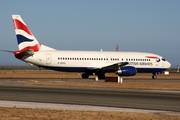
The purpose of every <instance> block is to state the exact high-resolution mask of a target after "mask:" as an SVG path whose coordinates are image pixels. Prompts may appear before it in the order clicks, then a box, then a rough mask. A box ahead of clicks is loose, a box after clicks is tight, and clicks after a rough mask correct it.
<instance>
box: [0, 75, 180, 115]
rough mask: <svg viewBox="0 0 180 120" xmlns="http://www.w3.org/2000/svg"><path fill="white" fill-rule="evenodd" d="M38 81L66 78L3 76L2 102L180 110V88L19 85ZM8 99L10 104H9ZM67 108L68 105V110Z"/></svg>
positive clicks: (133, 80) (91, 107)
mask: <svg viewBox="0 0 180 120" xmlns="http://www.w3.org/2000/svg"><path fill="white" fill-rule="evenodd" d="M64 80H65V79H64ZM37 81H40V82H43V81H46V82H47V81H62V79H18V78H16V79H11V78H6V79H2V78H1V79H0V101H1V104H4V105H7V104H9V106H13V105H14V104H15V105H16V104H17V105H19V103H17V102H25V103H24V104H25V106H26V107H28V106H27V102H29V104H30V102H31V105H29V106H33V105H35V106H40V104H44V105H41V106H58V105H59V106H68V105H71V106H70V107H69V108H71V107H74V106H75V107H76V108H83V109H82V110H94V109H95V110H97V109H99V110H103V109H107V108H109V110H114V109H115V110H119V111H123V110H124V111H126V112H127V111H129V112H134V111H137V112H138V111H139V112H147V111H148V112H149V113H158V114H162V113H163V114H164V113H165V114H170V113H171V114H176V115H177V114H179V113H180V91H165V90H137V89H136V90H134V89H115V88H85V87H65V86H35V85H23V84H19V83H20V82H37ZM66 82H74V83H76V82H93V79H67V81H66ZM98 82H104V81H103V80H99V81H98ZM124 82H173V83H179V82H180V80H179V79H175V80H170V79H169V80H167V79H166V80H162V79H157V80H152V79H145V80H143V79H124ZM2 101H3V102H2ZM6 101H7V102H8V103H6ZM10 101H12V102H10ZM14 102H15V103H14ZM10 103H11V104H10ZM13 103H14V104H13ZM36 104H38V105H36ZM62 104H63V105H62ZM1 106H3V105H1ZM77 106H78V107H77ZM84 106H85V107H84ZM88 106H89V107H88ZM93 106H95V107H93ZM7 107H8V106H7ZM98 107H100V108H98ZM102 107H103V109H102ZM30 108H31V107H30ZM42 108H43V107H42ZM45 108H46V107H45ZM56 108H57V107H56ZM66 108H67V107H65V109H66ZM76 108H74V109H73V108H71V109H73V110H76ZM122 108H124V109H122ZM62 109H63V108H62ZM67 110H68V109H67ZM77 110H78V109H77ZM152 110H153V111H152ZM157 111H159V112H157ZM162 111H164V112H162ZM172 112H173V113H172ZM174 112H175V113H174Z"/></svg>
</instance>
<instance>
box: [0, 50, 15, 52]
mask: <svg viewBox="0 0 180 120" xmlns="http://www.w3.org/2000/svg"><path fill="white" fill-rule="evenodd" d="M0 51H2V52H8V53H14V51H8V50H0Z"/></svg>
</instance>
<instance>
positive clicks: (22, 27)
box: [13, 19, 33, 36]
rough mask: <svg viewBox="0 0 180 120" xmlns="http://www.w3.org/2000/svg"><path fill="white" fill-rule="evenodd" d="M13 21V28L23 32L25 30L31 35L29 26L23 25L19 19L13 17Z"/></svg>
mask: <svg viewBox="0 0 180 120" xmlns="http://www.w3.org/2000/svg"><path fill="white" fill-rule="evenodd" d="M13 22H14V28H15V29H20V30H24V31H25V32H27V33H28V34H29V35H32V36H33V34H32V33H31V31H30V30H29V28H28V27H27V26H26V25H24V24H23V23H22V22H21V21H19V20H17V19H13Z"/></svg>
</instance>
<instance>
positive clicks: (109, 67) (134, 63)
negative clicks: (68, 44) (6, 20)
mask: <svg viewBox="0 0 180 120" xmlns="http://www.w3.org/2000/svg"><path fill="white" fill-rule="evenodd" d="M12 18H13V23H14V28H15V33H16V37H17V42H18V47H19V51H15V52H14V55H15V57H16V58H17V59H20V60H22V61H25V62H26V63H28V64H32V65H36V66H39V67H44V68H47V69H51V70H57V71H67V72H81V73H83V74H82V78H88V77H89V75H92V74H95V75H97V76H98V77H99V79H103V78H105V73H107V72H114V73H116V74H118V75H119V76H133V75H136V73H137V72H144V73H152V78H153V79H155V78H156V73H157V72H162V71H164V70H166V69H167V68H170V66H171V64H170V63H169V62H168V61H166V60H165V59H164V58H163V57H161V56H159V55H157V54H152V53H144V52H105V51H63V50H56V49H53V48H50V47H48V46H45V45H42V44H40V43H39V42H38V41H37V39H36V38H35V37H34V35H33V34H32V32H31V31H30V30H29V29H28V27H27V25H26V24H25V22H24V21H23V20H22V18H21V16H20V15H12Z"/></svg>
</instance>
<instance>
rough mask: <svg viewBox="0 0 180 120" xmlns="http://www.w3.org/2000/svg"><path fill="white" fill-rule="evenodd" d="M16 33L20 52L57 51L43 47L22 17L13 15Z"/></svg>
mask: <svg viewBox="0 0 180 120" xmlns="http://www.w3.org/2000/svg"><path fill="white" fill-rule="evenodd" d="M12 18H13V23H14V28H15V33H16V37H17V42H18V47H19V52H22V51H26V50H29V49H30V50H33V52H38V51H39V50H55V49H53V48H50V47H47V46H45V45H41V44H40V43H39V42H38V41H37V39H36V38H35V37H34V35H33V34H32V32H31V31H30V30H29V28H28V27H27V25H26V24H25V22H24V21H23V19H22V18H21V16H20V15H12Z"/></svg>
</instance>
